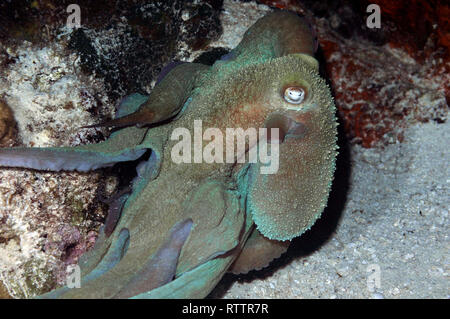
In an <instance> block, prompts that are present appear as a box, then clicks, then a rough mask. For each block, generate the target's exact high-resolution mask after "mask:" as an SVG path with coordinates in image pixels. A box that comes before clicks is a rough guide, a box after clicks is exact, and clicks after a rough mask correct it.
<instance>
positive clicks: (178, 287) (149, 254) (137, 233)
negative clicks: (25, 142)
mask: <svg viewBox="0 0 450 319" xmlns="http://www.w3.org/2000/svg"><path fill="white" fill-rule="evenodd" d="M316 46H317V43H316V40H315V39H314V36H313V32H312V31H311V27H310V25H309V24H308V22H307V21H306V19H305V18H303V17H300V16H298V15H296V14H294V13H291V12H288V11H275V12H272V13H269V14H267V15H266V16H264V17H263V18H261V19H259V20H258V21H257V22H256V23H255V24H254V25H253V26H251V27H250V28H249V29H248V30H247V31H246V33H245V35H244V36H243V39H242V41H241V42H240V43H239V45H238V46H237V47H236V48H234V49H233V50H232V51H231V52H230V53H229V54H227V55H225V56H223V57H222V58H221V59H220V60H218V61H216V62H215V63H214V64H213V65H212V66H206V65H202V64H198V63H172V64H170V65H169V66H167V67H166V68H165V69H163V71H162V72H161V75H160V76H159V78H158V81H157V84H156V86H155V87H154V89H153V91H152V92H151V94H150V95H149V96H145V95H141V94H132V95H130V96H128V97H126V98H125V99H123V100H122V102H121V103H120V105H119V108H118V110H117V112H116V116H115V118H114V119H112V120H111V121H109V122H105V123H100V124H97V125H94V126H107V127H114V128H115V129H116V130H115V131H114V132H113V133H112V134H111V135H110V137H109V138H108V139H107V140H105V141H103V142H100V143H98V144H89V145H80V146H76V147H49V148H23V147H16V148H14V147H11V148H2V149H0V166H5V167H11V166H12V167H22V168H26V169H34V170H51V171H61V170H76V171H80V172H88V171H92V170H96V169H100V168H103V167H109V166H113V165H115V164H116V163H119V162H126V161H135V162H136V163H138V164H137V165H136V175H135V178H134V179H133V180H132V182H131V184H130V186H129V187H128V188H126V189H123V190H120V191H118V192H117V194H115V195H113V198H112V199H111V203H110V206H109V212H108V216H107V218H106V220H105V224H104V226H102V228H101V229H100V233H99V237H98V239H97V241H96V243H95V245H94V247H93V249H92V250H90V251H88V252H86V253H85V254H84V255H83V256H82V257H81V258H80V260H79V263H78V266H79V269H80V278H81V279H80V280H81V283H80V285H79V286H77V287H73V286H71V285H69V284H68V285H67V286H64V287H60V288H58V289H55V290H53V291H50V292H49V293H46V294H44V295H41V296H39V297H40V298H204V297H206V296H207V295H208V294H209V293H210V292H211V291H212V289H213V288H214V287H215V286H216V285H217V283H218V282H219V280H220V279H221V278H222V277H223V275H224V274H225V273H226V272H233V273H235V274H240V273H247V272H248V271H250V270H253V269H261V268H264V267H266V266H267V265H268V264H269V263H270V262H271V261H272V260H274V259H275V258H278V257H280V256H281V255H282V254H283V253H284V252H285V251H286V250H287V248H288V246H289V244H290V242H291V240H292V239H293V238H295V237H298V236H301V235H302V234H303V233H304V232H305V231H306V230H308V229H309V228H310V227H311V226H312V225H313V224H314V222H315V221H316V220H317V219H318V218H319V216H320V215H321V213H322V212H323V209H324V207H325V206H326V203H327V199H328V194H329V192H330V188H331V183H332V180H333V174H334V170H335V159H336V155H337V144H336V142H337V137H336V136H337V121H336V116H335V106H334V102H333V98H332V96H331V93H330V90H329V88H328V86H327V84H326V82H325V81H324V80H323V79H322V78H321V77H320V76H319V72H318V67H319V64H318V61H317V60H316V59H315V58H314V53H315V49H316ZM199 121H201V124H202V127H205V128H214V129H215V131H213V132H217V131H219V132H227V129H229V128H240V129H241V132H244V133H246V132H247V133H248V132H250V131H249V130H251V129H252V128H253V129H258V130H260V132H263V135H259V136H258V138H257V140H256V141H255V139H251V138H249V136H244V137H243V138H244V140H245V141H246V143H245V147H244V148H243V149H242V148H241V150H240V151H239V148H237V149H233V150H232V151H231V152H228V153H226V150H225V147H220V143H222V142H223V139H225V140H226V141H227V142H229V141H230V140H233V138H239V136H231V137H230V136H229V135H227V136H226V137H224V136H220V135H219V134H207V132H208V130H205V133H204V134H203V138H202V139H200V140H198V139H197V140H196V139H195V135H196V134H199V132H198V131H196V130H198V125H197V124H198V123H199ZM261 129H262V131H261ZM176 132H178V133H180V132H181V133H180V134H176ZM209 133H211V131H209ZM200 134H202V132H200ZM244 135H245V134H244ZM192 136H194V143H190V144H189V143H187V144H186V143H185V142H192V141H191V139H190V137H192ZM200 136H202V135H200ZM241 137H242V136H241ZM180 138H181V139H180ZM183 139H184V140H183ZM180 143H185V144H182V145H183V147H180V145H181V144H180ZM186 145H188V146H186ZM198 149H200V150H203V154H205V153H208V150H209V152H210V155H212V158H213V160H206V158H205V159H204V160H198V157H196V155H195V154H196V153H195V152H198ZM253 150H265V151H266V154H270V155H276V156H271V157H270V161H269V162H270V163H269V162H267V161H266V162H263V161H262V160H261V161H250V160H242V159H243V158H245V156H247V155H249V153H250V152H252V151H253ZM227 151H228V150H227ZM178 153H180V154H181V153H183V156H182V159H183V160H181V161H180V160H174V156H175V155H177V154H178ZM191 153H193V154H194V156H193V157H194V158H193V159H192V157H191V155H190V154H191ZM221 155H223V156H221ZM224 158H226V159H227V160H226V161H224V160H223V159H224ZM185 159H187V160H185ZM273 161H277V165H276V170H275V171H274V172H271V173H264V170H263V169H264V168H265V167H266V168H267V165H268V164H267V163H269V164H271V163H272V162H273Z"/></svg>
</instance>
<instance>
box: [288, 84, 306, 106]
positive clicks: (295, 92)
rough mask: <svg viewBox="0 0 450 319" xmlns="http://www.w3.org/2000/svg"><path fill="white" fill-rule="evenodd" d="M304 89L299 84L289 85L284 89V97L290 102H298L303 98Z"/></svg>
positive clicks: (304, 94) (304, 95)
mask: <svg viewBox="0 0 450 319" xmlns="http://www.w3.org/2000/svg"><path fill="white" fill-rule="evenodd" d="M305 97H306V91H305V90H304V89H303V88H301V87H299V86H289V87H287V88H286V89H285V90H284V99H285V101H286V102H288V103H291V104H300V103H302V102H303V101H304V100H305Z"/></svg>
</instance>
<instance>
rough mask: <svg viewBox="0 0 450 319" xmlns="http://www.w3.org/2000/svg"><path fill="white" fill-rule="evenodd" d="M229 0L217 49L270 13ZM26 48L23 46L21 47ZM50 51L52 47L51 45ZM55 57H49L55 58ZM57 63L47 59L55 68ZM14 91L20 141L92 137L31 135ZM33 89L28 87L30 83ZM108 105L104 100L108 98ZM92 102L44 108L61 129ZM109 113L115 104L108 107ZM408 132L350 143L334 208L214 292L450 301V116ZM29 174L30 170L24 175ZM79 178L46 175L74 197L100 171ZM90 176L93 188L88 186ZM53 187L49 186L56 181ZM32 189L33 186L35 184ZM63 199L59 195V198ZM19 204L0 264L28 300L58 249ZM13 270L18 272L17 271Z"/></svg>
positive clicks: (84, 117) (69, 80) (70, 80)
mask: <svg viewBox="0 0 450 319" xmlns="http://www.w3.org/2000/svg"><path fill="white" fill-rule="evenodd" d="M224 6H225V10H224V12H223V14H222V22H223V27H224V34H223V36H222V37H221V38H220V39H219V40H218V41H217V42H215V43H213V44H212V45H211V46H212V47H214V46H217V47H228V48H232V47H234V46H235V45H236V44H237V43H238V42H239V40H240V39H241V37H242V34H243V33H244V31H245V30H246V29H247V28H248V27H249V26H250V25H251V24H252V23H253V22H254V21H256V20H257V19H258V18H259V17H261V16H262V15H264V13H265V12H267V11H268V8H267V7H266V6H262V5H259V6H257V5H255V4H254V3H248V4H243V3H240V4H239V5H235V4H234V3H233V1H225V5H224ZM26 49H27V48H26V46H25V48H24V50H26ZM45 50H47V49H44V51H42V50H38V51H33V50H30V53H29V54H30V55H33V54H34V53H33V52H37V53H36V54H37V56H38V57H37V58H38V59H39V54H43V53H45V52H46V51H45ZM48 50H49V51H52V50H54V48H50V49H48ZM52 52H53V51H52ZM52 54H53V53H52ZM55 54H56V55H57V53H55ZM197 55H198V54H197ZM195 56H196V54H193V55H192V56H191V58H190V59H189V60H193V59H194V58H195ZM67 59H68V58H67ZM51 61H52V63H53V61H55V60H51ZM63 61H65V60H64V59H63ZM55 63H59V61H56V62H55ZM64 63H65V62H64ZM52 67H53V65H52V64H51V63H48V68H49V70H50V69H51V68H52ZM63 69H64V72H65V71H66V69H67V70H68V71H67V72H70V67H68V66H67V68H66V65H65V64H63ZM30 76H31V75H30ZM65 79H66V80H65V81H62V82H61V83H60V85H62V86H63V89H64V87H67V86H69V85H71V86H72V87H75V88H76V89H77V90H78V89H79V90H87V91H89V92H91V93H92V92H94V93H95V92H97V91H100V92H101V90H102V85H101V83H97V82H95V85H94V83H93V84H92V86H90V87H84V86H83V85H84V84H86V83H92V82H90V81H92V79H89V80H88V81H86V80H83V79H81V80H80V81H81V82H78V79H77V78H76V76H73V77H72V76H69V77H66V78H65ZM56 83H58V82H56ZM25 84H26V82H25ZM18 85H19V83H18V84H17V85H16V86H15V87H13V88H15V89H17V90H20V89H23V88H26V89H30V86H29V85H28V86H26V87H22V88H21V87H19V86H18ZM4 89H5V90H7V89H8V88H4ZM9 89H10V88H9ZM56 89H58V88H56ZM30 90H31V89H30ZM21 92H22V91H21ZM49 92H50V93H51V90H50V91H49ZM57 92H61V90H58V91H57ZM10 93H11V95H10V99H9V101H8V102H9V103H10V104H11V107H12V108H14V105H15V102H17V103H16V104H17V105H16V106H17V108H18V111H19V113H18V114H22V115H23V116H22V118H17V121H18V127H19V134H20V135H21V138H22V142H23V143H24V144H26V145H28V146H30V145H35V146H47V145H76V144H79V143H84V142H86V141H85V139H84V135H79V134H77V133H76V132H74V131H68V132H67V131H64V130H61V132H59V133H54V132H53V131H52V130H50V131H48V130H44V131H42V130H40V131H39V132H41V133H40V134H34V135H33V134H31V135H30V134H29V133H30V132H26V131H25V128H26V127H31V126H33V127H39V125H43V123H44V124H45V123H46V122H45V121H40V122H39V123H33V121H31V120H30V118H29V117H30V113H29V111H28V110H27V109H26V108H24V107H25V104H23V103H22V104H23V105H20V101H19V100H20V99H19V94H16V95H17V98H11V96H13V97H14V94H13V93H14V91H10ZM18 93H20V92H18ZM29 93H30V94H32V90H31V91H30V92H29ZM94 93H92V95H94ZM26 96H29V95H26ZM53 96H55V95H53ZM41 97H42V96H41ZM58 98H59V97H56V99H58ZM68 99H69V98H68V97H66V96H65V97H63V98H62V100H63V101H64V100H68ZM70 99H72V100H74V101H77V99H78V97H77V95H76V96H74V97H72V98H70ZM91 100H92V99H91ZM32 102H33V103H34V100H32ZM104 102H105V104H108V101H107V99H106V98H105V101H104ZM60 103H61V101H60V100H56V101H54V103H52V105H51V106H52V107H53V108H56V106H57V105H59V104H60ZM75 103H78V102H75ZM80 103H81V102H80ZM86 103H87V105H84V104H82V103H81V104H82V105H83V107H82V108H81V109H77V108H75V110H74V111H70V112H66V111H62V112H61V110H60V111H58V109H55V110H53V111H52V112H56V113H47V114H49V115H48V116H49V117H52V116H55V114H56V115H57V117H58V118H57V119H56V120H57V121H56V123H57V124H58V123H59V122H62V123H63V124H62V125H63V126H64V125H65V126H64V127H67V126H68V125H73V127H74V129H75V128H76V127H79V124H80V123H81V124H85V123H86V121H88V120H89V121H90V122H95V119H92V118H89V115H88V114H87V113H86V112H85V109H86V108H88V107H90V106H91V104H92V103H93V102H90V99H89V98H88V102H86ZM86 103H85V104H86ZM90 103H91V104H90ZM16 111H17V110H16ZM47 111H48V110H47ZM109 111H111V107H109V108H108V109H107V110H106V111H104V112H109ZM20 112H21V113H20ZM42 114H45V112H43V113H42ZM30 125H31V126H30ZM20 129H22V131H20ZM55 130H57V128H56V129H55ZM31 131H32V130H31ZM27 134H29V135H27ZM404 136H405V140H404V142H403V143H397V144H391V145H387V146H385V147H377V148H373V149H365V148H362V147H360V146H358V145H351V146H349V147H348V148H347V147H343V148H341V155H340V156H341V157H340V159H339V161H338V172H337V176H336V181H335V184H334V186H333V192H332V194H331V199H330V202H329V207H328V208H327V209H326V211H325V212H324V214H323V216H322V218H321V219H320V220H319V221H318V222H317V223H316V225H315V226H313V227H312V229H311V230H309V231H308V232H307V233H305V235H303V236H302V238H300V239H296V240H295V241H294V242H293V244H292V245H291V248H290V249H289V251H288V253H287V254H285V255H283V256H282V257H281V258H280V259H279V260H277V261H275V262H274V263H273V264H272V265H271V266H270V267H269V268H268V269H265V270H263V271H260V272H252V273H250V274H248V275H246V276H231V275H227V276H225V278H224V279H223V280H222V282H221V283H220V284H219V285H218V287H217V288H216V289H215V290H214V291H213V292H212V293H211V295H210V297H213V298H448V297H449V295H450V294H449V288H450V281H449V274H448V272H449V268H450V264H449V248H450V245H449V244H450V243H449V238H448V234H449V227H448V212H449V206H450V190H449V183H450V168H449V165H448V163H449V160H450V124H449V123H448V121H447V122H446V123H443V124H436V123H434V122H430V123H425V124H414V125H411V126H410V127H409V128H408V129H407V130H406V131H405V132H404ZM0 173H1V172H0ZM2 174H3V175H1V176H0V177H2V176H3V178H4V183H6V184H8V183H9V182H10V179H11V178H12V177H11V176H12V175H14V176H15V177H14V178H16V179H26V178H31V177H28V174H27V173H23V172H20V170H19V172H16V171H15V170H7V171H4V172H3V173H2ZM23 174H25V175H24V176H22V175H23ZM73 175H74V176H72V174H71V173H67V174H66V173H61V174H54V175H51V174H50V173H45V174H43V178H42V179H44V180H47V182H48V181H50V183H59V184H60V185H63V190H64V191H67V192H69V191H70V187H71V186H70V185H66V184H70V183H72V187H74V188H75V189H76V188H77V187H78V188H79V189H80V190H79V191H78V193H77V195H76V196H78V197H80V198H87V197H92V194H90V193H92V188H94V187H95V185H96V183H97V179H98V178H99V177H98V176H97V175H96V176H86V175H81V176H77V174H76V173H74V174H73ZM37 176H40V175H39V174H37ZM86 180H88V181H86ZM39 182H40V183H41V182H42V181H39ZM91 183H92V185H94V186H89V187H88V186H86V185H91ZM77 185H78V186H77ZM80 185H81V186H80ZM3 186H4V187H6V186H8V185H6V186H5V185H3ZM8 187H9V186H8ZM48 187H49V188H50V189H51V188H52V187H51V185H50V186H48ZM61 187H62V186H61ZM26 191H27V192H31V191H33V189H31V188H30V189H26ZM44 193H45V190H44ZM84 193H87V195H85V194H84ZM23 196H26V195H23ZM83 196H85V197H83ZM61 198H64V195H61ZM61 198H55V200H54V201H55V202H56V201H57V200H61ZM21 200H22V199H21ZM77 200H79V199H77ZM52 204H53V205H54V209H53V211H54V214H55V216H56V215H57V214H58V212H60V211H61V209H62V208H61V207H59V206H56V204H55V203H53V202H52ZM83 204H84V205H87V203H83ZM33 205H35V206H30V209H37V208H36V205H37V204H36V203H34V204H33ZM19 210H20V208H19ZM19 210H16V211H15V210H13V211H12V212H13V213H12V214H13V215H12V216H13V217H12V218H15V221H14V222H17V221H20V223H19V224H17V225H18V226H17V227H16V226H14V227H15V228H14V227H13V228H14V229H15V231H17V232H19V237H20V239H21V240H22V242H21V244H20V247H15V246H14V245H13V244H12V242H11V244H10V245H9V246H7V245H5V244H1V243H0V252H1V253H2V254H3V257H2V258H3V260H2V261H1V262H0V264H1V265H2V267H8V269H7V270H6V268H4V269H1V271H0V275H1V277H2V279H3V280H6V281H9V282H10V283H11V282H12V281H15V282H16V283H17V286H20V289H19V290H21V291H23V294H22V295H21V294H15V296H16V297H18V296H22V297H31V296H32V293H30V294H28V291H29V288H28V287H27V277H26V276H24V275H22V274H21V271H22V272H23V269H22V268H20V267H22V266H23V265H26V264H27V263H29V262H36V263H37V265H39V266H38V267H36V268H35V269H38V270H39V269H40V270H42V273H40V274H37V275H36V276H35V277H36V278H38V277H39V278H41V279H39V280H40V281H39V280H38V279H36V278H35V277H33V278H34V279H33V280H35V281H36V282H39V287H40V288H42V287H44V286H45V282H46V280H49V279H48V278H50V276H48V275H47V274H44V273H45V272H44V270H47V269H48V268H46V267H48V265H47V261H48V260H54V259H55V256H50V257H46V255H45V254H43V253H42V251H40V250H39V249H38V241H39V240H41V239H39V232H38V231H33V232H29V231H27V227H29V225H28V224H27V223H26V219H27V216H24V215H23V214H20V212H19ZM14 212H15V213H14ZM14 214H16V215H14ZM0 217H1V216H0ZM55 218H56V217H55ZM22 222H23V224H21V223H22ZM33 245H35V246H33ZM13 246H14V247H13ZM5 256H6V257H5ZM46 258H47V259H48V260H45V259H46ZM44 260H45V262H44ZM15 267H16V269H17V271H16V270H14V269H15ZM35 284H36V283H35ZM10 286H11V285H10ZM10 288H11V287H10ZM13 288H14V287H13ZM14 289H16V290H17V289H18V288H14Z"/></svg>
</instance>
